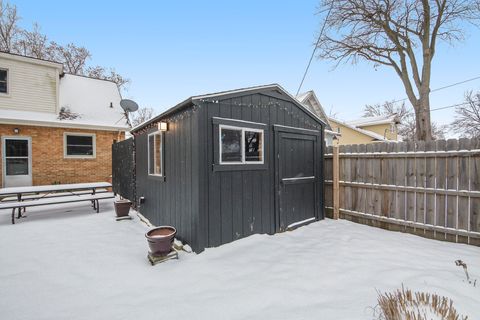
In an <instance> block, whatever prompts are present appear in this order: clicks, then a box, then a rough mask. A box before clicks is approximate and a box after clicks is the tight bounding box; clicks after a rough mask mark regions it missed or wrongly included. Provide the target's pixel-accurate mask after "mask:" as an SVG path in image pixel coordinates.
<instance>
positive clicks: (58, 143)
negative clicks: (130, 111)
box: [0, 53, 128, 187]
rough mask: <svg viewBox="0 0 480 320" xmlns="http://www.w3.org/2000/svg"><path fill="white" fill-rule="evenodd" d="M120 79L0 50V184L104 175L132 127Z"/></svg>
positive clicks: (79, 179) (78, 179)
mask: <svg viewBox="0 0 480 320" xmlns="http://www.w3.org/2000/svg"><path fill="white" fill-rule="evenodd" d="M120 100H121V96H120V92H119V91H118V88H117V86H116V84H115V83H113V82H110V81H105V80H98V79H92V78H87V77H82V76H75V75H70V74H64V73H63V68H62V64H60V63H56V62H51V61H45V60H40V59H34V58H29V57H24V56H18V55H14V54H8V53H0V136H1V148H0V156H1V162H0V169H1V173H2V174H1V176H0V186H2V187H10V186H25V185H42V184H53V183H77V182H92V181H106V180H108V179H109V177H110V175H111V166H112V160H111V156H112V154H111V146H112V143H114V142H115V141H117V140H122V139H124V136H125V131H126V130H127V129H128V126H127V125H126V120H125V116H124V112H123V110H122V109H121V107H120V104H119V103H120Z"/></svg>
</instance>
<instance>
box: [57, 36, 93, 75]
mask: <svg viewBox="0 0 480 320" xmlns="http://www.w3.org/2000/svg"><path fill="white" fill-rule="evenodd" d="M51 47H52V53H53V57H52V58H53V60H55V61H57V62H60V63H62V64H63V67H64V68H65V70H64V71H65V72H67V73H71V74H83V73H84V70H85V67H86V63H87V60H88V59H90V57H91V54H90V52H89V51H88V50H87V48H85V47H79V46H77V45H75V44H73V43H69V44H67V45H66V46H61V45H59V44H57V43H56V42H52V43H51Z"/></svg>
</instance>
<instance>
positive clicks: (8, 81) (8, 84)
mask: <svg viewBox="0 0 480 320" xmlns="http://www.w3.org/2000/svg"><path fill="white" fill-rule="evenodd" d="M0 70H5V71H7V92H0V96H2V97H10V69H8V68H3V67H0Z"/></svg>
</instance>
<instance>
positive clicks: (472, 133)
mask: <svg viewBox="0 0 480 320" xmlns="http://www.w3.org/2000/svg"><path fill="white" fill-rule="evenodd" d="M465 100H466V103H465V104H464V105H461V106H458V107H456V108H455V120H454V121H453V123H452V129H453V131H454V132H456V133H459V134H461V135H462V136H465V137H467V138H480V92H477V93H475V94H474V93H473V92H471V91H470V92H467V93H466V95H465Z"/></svg>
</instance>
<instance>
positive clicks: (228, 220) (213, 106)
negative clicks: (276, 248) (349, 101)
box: [206, 93, 323, 247]
mask: <svg viewBox="0 0 480 320" xmlns="http://www.w3.org/2000/svg"><path fill="white" fill-rule="evenodd" d="M207 112H208V115H207V117H206V121H207V123H206V129H207V139H208V141H207V145H208V156H207V157H208V161H207V166H208V168H207V172H208V182H207V185H208V190H209V192H208V193H209V197H208V234H209V239H208V244H207V246H209V247H214V246H218V245H220V244H224V243H228V242H230V241H233V240H236V239H239V238H242V237H245V236H249V235H251V234H255V233H268V234H272V233H274V232H275V231H276V228H277V226H276V222H275V194H274V191H275V190H274V186H275V172H274V160H275V159H274V156H273V154H274V151H275V150H274V143H273V139H274V135H273V125H274V124H279V125H286V126H294V127H298V128H302V129H314V130H318V129H317V128H316V127H315V126H318V125H319V123H318V122H317V120H315V119H313V118H312V117H311V115H309V114H307V113H306V112H305V111H303V110H301V109H300V108H298V107H297V106H296V105H294V104H293V103H292V102H290V101H287V100H283V99H279V98H277V97H275V96H272V95H268V94H262V93H256V94H249V95H245V96H242V97H235V98H227V99H223V100H220V101H219V102H218V103H208V108H207ZM213 117H221V118H228V119H235V120H243V121H251V122H256V123H262V124H266V125H267V129H266V132H265V140H267V139H268V141H269V143H268V144H266V146H267V148H268V149H267V148H266V149H265V150H264V151H265V159H266V161H268V168H267V169H259V170H240V171H235V170H233V171H214V170H212V167H211V164H212V163H213V162H214V161H213V160H214V159H213V143H214V139H218V136H216V135H215V134H214V132H215V130H214V129H215V125H213V124H212V118H213ZM245 126H246V127H248V125H245ZM320 147H321V146H320ZM290 156H292V157H294V156H295V155H290ZM300 205H302V204H300ZM322 206H323V203H322Z"/></svg>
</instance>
